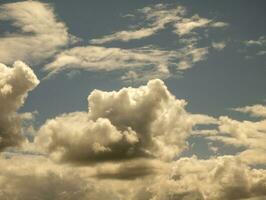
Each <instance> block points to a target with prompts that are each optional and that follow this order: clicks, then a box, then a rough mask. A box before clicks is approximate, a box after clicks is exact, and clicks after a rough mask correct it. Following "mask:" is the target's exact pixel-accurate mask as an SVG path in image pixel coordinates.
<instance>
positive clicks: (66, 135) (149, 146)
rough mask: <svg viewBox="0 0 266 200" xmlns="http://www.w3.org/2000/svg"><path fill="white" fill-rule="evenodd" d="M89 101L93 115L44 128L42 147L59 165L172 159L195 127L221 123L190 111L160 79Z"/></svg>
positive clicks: (78, 115) (67, 118) (93, 96)
mask: <svg viewBox="0 0 266 200" xmlns="http://www.w3.org/2000/svg"><path fill="white" fill-rule="evenodd" d="M88 101H89V111H88V113H86V112H76V113H69V114H64V115H61V116H58V117H56V118H54V119H50V120H48V121H47V122H46V123H45V124H44V125H43V126H42V127H41V128H40V131H39V136H38V138H37V139H36V142H37V143H38V144H40V145H41V146H43V147H44V149H45V150H46V152H47V153H48V154H50V156H51V157H52V158H54V159H55V160H58V161H63V162H76V163H92V164H93V163H99V162H103V161H116V160H117V161H121V160H128V159H133V158H150V159H151V158H158V159H159V160H171V159H172V158H173V157H175V156H176V155H177V154H179V153H180V152H182V151H183V150H184V148H186V138H187V137H188V136H189V134H190V133H191V131H192V129H193V126H194V125H196V124H197V123H206V124H208V123H215V122H216V121H215V119H213V118H211V117H208V116H205V115H193V114H190V113H188V112H186V111H185V105H186V102H185V101H184V100H178V99H176V98H175V97H174V96H173V95H172V94H170V92H169V91H168V90H167V88H166V86H165V85H164V83H163V82H162V81H160V80H152V81H149V82H148V84H147V85H146V86H142V87H140V88H123V89H121V90H120V91H117V92H115V91H113V92H103V91H99V90H95V91H93V92H92V93H91V94H90V95H89V97H88ZM202 119H204V120H202Z"/></svg>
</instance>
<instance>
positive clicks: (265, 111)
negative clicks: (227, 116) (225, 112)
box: [233, 104, 266, 117]
mask: <svg viewBox="0 0 266 200" xmlns="http://www.w3.org/2000/svg"><path fill="white" fill-rule="evenodd" d="M233 110H235V111H238V112H243V113H249V114H251V115H252V116H255V117H266V106H265V105H261V104H256V105H252V106H245V107H239V108H234V109H233Z"/></svg>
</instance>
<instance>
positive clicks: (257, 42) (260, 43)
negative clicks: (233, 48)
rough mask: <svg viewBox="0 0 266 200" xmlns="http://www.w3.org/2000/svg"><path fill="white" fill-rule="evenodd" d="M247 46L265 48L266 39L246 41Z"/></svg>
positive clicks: (262, 37)
mask: <svg viewBox="0 0 266 200" xmlns="http://www.w3.org/2000/svg"><path fill="white" fill-rule="evenodd" d="M244 44H245V45H246V46H265V45H266V37H265V36H260V37H259V38H258V39H257V40H246V41H244Z"/></svg>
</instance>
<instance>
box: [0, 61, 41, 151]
mask: <svg viewBox="0 0 266 200" xmlns="http://www.w3.org/2000/svg"><path fill="white" fill-rule="evenodd" d="M38 84H39V80H38V79H37V77H36V76H35V74H34V72H33V71H32V70H31V68H30V67H28V66H27V65H26V64H24V63H23V62H21V61H16V62H15V63H14V65H13V67H7V66H6V65H4V64H0V110H1V113H0V150H1V151H2V150H3V149H5V148H6V147H9V146H15V145H17V144H19V143H20V142H21V141H22V140H23V136H22V134H21V129H22V128H21V122H22V120H23V119H24V118H28V117H30V116H29V115H28V114H26V115H25V114H18V113H17V110H18V109H19V108H20V107H21V106H22V105H23V103H24V100H25V98H26V97H27V94H28V92H29V91H31V90H32V89H33V88H35V87H36V86H37V85H38Z"/></svg>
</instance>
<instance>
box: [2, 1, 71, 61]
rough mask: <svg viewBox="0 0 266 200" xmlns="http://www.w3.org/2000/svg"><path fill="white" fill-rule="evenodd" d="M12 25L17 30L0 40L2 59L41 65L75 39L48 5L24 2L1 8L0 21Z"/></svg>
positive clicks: (4, 5)
mask: <svg viewBox="0 0 266 200" xmlns="http://www.w3.org/2000/svg"><path fill="white" fill-rule="evenodd" d="M1 21H7V22H11V25H12V26H14V27H15V28H17V29H18V31H15V32H12V33H8V32H7V33H5V34H4V35H3V36H2V37H0V60H1V62H3V63H5V64H11V63H13V62H14V61H15V60H18V59H19V60H23V61H26V62H28V63H31V64H33V63H39V62H40V61H42V59H45V58H48V57H50V56H51V55H53V54H54V53H56V52H57V51H58V50H59V49H60V48H61V47H63V46H66V45H67V44H68V43H70V42H71V41H73V40H74V37H73V36H71V35H70V34H68V31H67V27H66V26H65V24H64V23H62V22H59V21H58V20H57V18H56V15H55V14H54V11H53V8H52V7H51V6H50V5H49V4H44V3H41V2H39V1H23V2H16V3H7V4H3V5H0V22H1Z"/></svg>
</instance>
